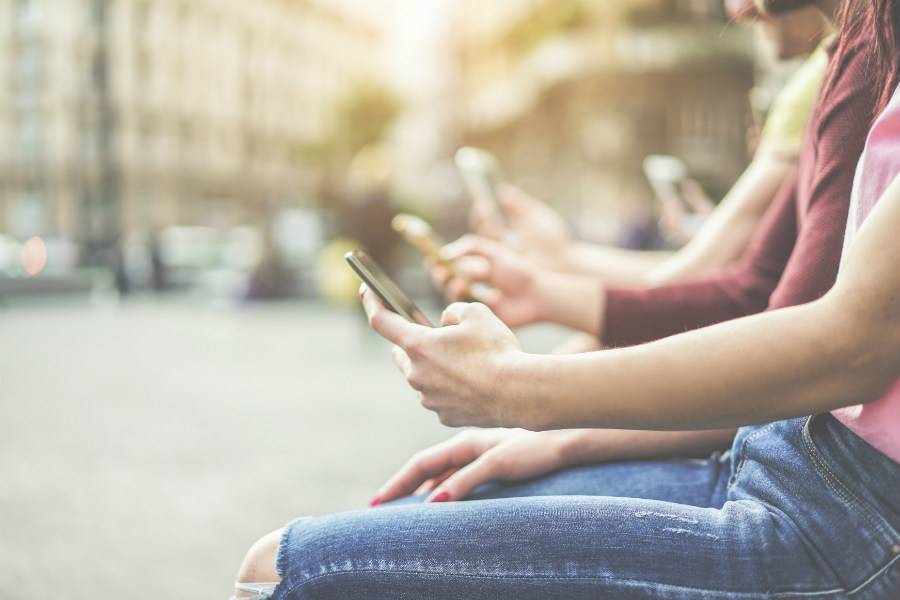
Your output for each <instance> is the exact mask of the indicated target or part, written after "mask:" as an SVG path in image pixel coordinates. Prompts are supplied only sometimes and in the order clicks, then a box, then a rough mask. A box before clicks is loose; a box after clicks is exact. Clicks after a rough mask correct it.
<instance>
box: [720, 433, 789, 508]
mask: <svg viewBox="0 0 900 600" xmlns="http://www.w3.org/2000/svg"><path fill="white" fill-rule="evenodd" d="M775 425H777V423H769V424H768V425H766V426H765V427H763V428H762V429H758V430H756V431H754V432H753V433H751V434H750V435H748V436H747V437H745V438H744V441H743V442H741V462H740V463H738V467H737V469H735V471H734V474H733V475H732V476H731V478H730V479H729V481H728V486H727V488H726V491H728V492H730V491H731V490H732V489H734V486H736V485H737V483H738V480H739V479H740V476H741V473H742V472H743V470H744V465H745V464H747V449H748V448H749V447H750V444H751V443H752V442H754V441H755V440H756V438H758V437H759V436H761V435H763V434H764V433H767V432H769V431H771V430H772V429H773V428H774V427H775Z"/></svg>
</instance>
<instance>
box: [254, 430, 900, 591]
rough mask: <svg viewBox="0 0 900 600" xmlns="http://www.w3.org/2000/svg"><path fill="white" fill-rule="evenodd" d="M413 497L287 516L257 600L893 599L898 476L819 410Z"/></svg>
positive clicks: (899, 516)
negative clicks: (433, 500)
mask: <svg viewBox="0 0 900 600" xmlns="http://www.w3.org/2000/svg"><path fill="white" fill-rule="evenodd" d="M420 501H421V499H407V500H404V501H400V502H396V503H393V504H388V505H385V506H383V507H379V508H377V509H374V510H365V511H357V512H350V513H343V514H337V515H331V516H327V517H319V518H305V519H298V520H296V521H294V522H293V523H291V524H290V525H289V526H288V527H287V529H286V530H285V533H284V535H283V538H282V541H281V545H280V547H279V552H278V562H277V569H278V572H279V573H280V574H281V576H282V577H283V580H282V582H281V583H280V584H279V585H278V587H277V588H276V589H275V591H274V593H273V594H272V596H271V598H273V599H274V600H337V599H354V600H383V599H391V600H406V599H408V600H413V599H414V600H459V599H466V600H547V599H560V600H562V599H565V600H580V599H585V600H586V599H592V600H593V599H596V598H615V599H629V598H684V599H711V598H715V599H738V598H740V599H755V598H830V599H837V598H854V599H860V600H863V599H865V600H869V599H871V600H882V599H885V600H887V599H893V598H900V534H898V529H900V465H898V464H897V463H894V462H893V461H891V460H890V459H888V458H887V457H886V456H884V455H882V454H880V453H879V452H877V451H876V450H874V449H873V448H871V447H870V446H868V445H867V444H866V443H865V442H864V441H863V440H861V439H860V438H858V437H857V436H856V435H854V434H853V433H852V432H850V431H849V430H847V429H846V428H845V427H843V426H842V425H841V424H840V423H838V422H837V421H836V420H835V419H833V418H832V417H831V416H830V415H823V416H818V417H815V418H811V419H796V420H791V421H782V422H778V423H773V424H769V425H765V426H760V427H747V428H743V429H741V430H740V432H739V433H738V435H737V437H736V439H735V441H734V445H733V447H732V450H731V452H728V453H725V454H724V455H721V454H717V455H714V456H713V457H711V458H709V459H706V460H673V461H662V462H628V463H618V464H607V465H594V466H585V467H578V468H573V469H568V470H565V471H560V472H558V473H554V474H552V475H549V476H547V477H543V478H539V479H536V480H533V481H529V482H524V483H519V484H509V485H489V486H484V487H482V488H481V489H480V490H478V491H477V493H476V494H475V495H474V496H473V497H472V498H471V499H470V500H467V501H464V502H451V503H447V504H429V505H423V504H421V503H420Z"/></svg>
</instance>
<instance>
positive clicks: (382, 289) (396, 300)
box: [344, 250, 434, 327]
mask: <svg viewBox="0 0 900 600" xmlns="http://www.w3.org/2000/svg"><path fill="white" fill-rule="evenodd" d="M344 260H346V261H347V264H349V265H350V268H351V269H353V270H354V271H355V272H356V274H357V275H359V278H360V279H362V280H363V283H365V284H366V285H367V286H369V289H370V290H372V291H373V292H375V295H376V296H378V298H380V299H381V301H382V302H383V303H384V305H385V306H386V307H387V308H388V309H389V310H392V311H394V312H395V313H397V314H398V315H400V316H401V317H403V318H405V319H406V320H408V321H411V322H413V323H418V324H420V325H427V326H428V327H434V325H433V324H432V323H431V321H429V320H428V317H426V316H425V313H423V312H422V311H421V310H420V309H419V307H418V306H416V304H415V303H414V302H413V301H412V300H410V299H409V296H407V295H406V294H404V293H403V290H401V289H400V288H399V287H397V284H395V283H394V282H393V281H391V279H390V277H388V276H387V275H386V274H385V272H384V271H382V270H381V268H380V267H379V266H378V265H377V264H375V261H374V260H372V259H371V258H370V257H369V255H368V254H366V253H365V252H363V251H362V250H353V251H352V252H348V253H347V254H345V255H344Z"/></svg>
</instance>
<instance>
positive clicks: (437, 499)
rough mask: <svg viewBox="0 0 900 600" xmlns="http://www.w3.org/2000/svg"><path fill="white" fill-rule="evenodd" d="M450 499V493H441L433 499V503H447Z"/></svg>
mask: <svg viewBox="0 0 900 600" xmlns="http://www.w3.org/2000/svg"><path fill="white" fill-rule="evenodd" d="M449 499H450V492H441V493H440V494H438V495H437V496H435V497H434V498H432V499H431V501H432V502H446V501H447V500H449Z"/></svg>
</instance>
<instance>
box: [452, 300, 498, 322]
mask: <svg viewBox="0 0 900 600" xmlns="http://www.w3.org/2000/svg"><path fill="white" fill-rule="evenodd" d="M491 314H492V312H491V309H490V308H488V307H487V306H486V305H485V304H482V303H481V302H454V303H453V304H451V305H450V306H448V307H447V308H445V309H444V312H443V314H442V315H441V325H442V326H445V327H446V326H447V325H460V324H462V323H463V321H468V320H473V319H481V318H484V317H485V316H488V315H491Z"/></svg>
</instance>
